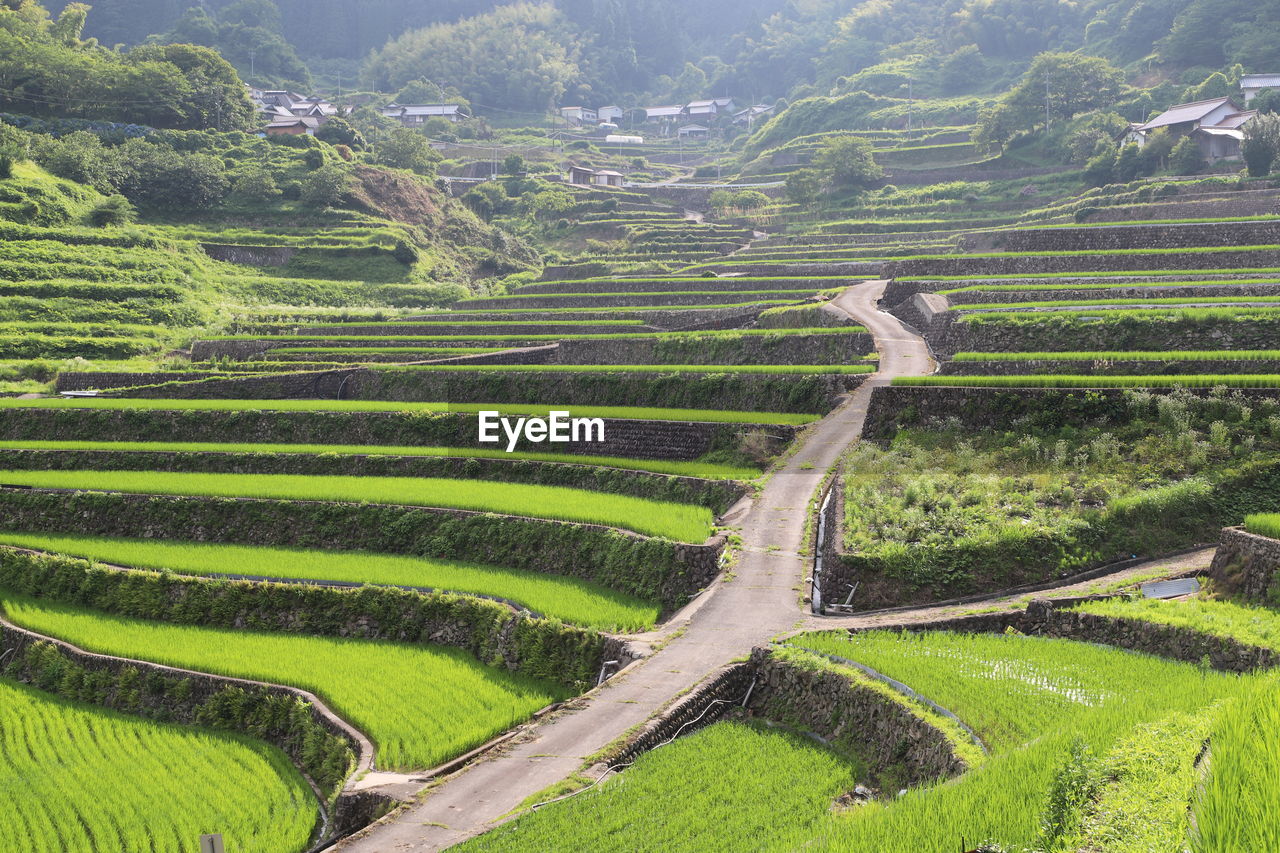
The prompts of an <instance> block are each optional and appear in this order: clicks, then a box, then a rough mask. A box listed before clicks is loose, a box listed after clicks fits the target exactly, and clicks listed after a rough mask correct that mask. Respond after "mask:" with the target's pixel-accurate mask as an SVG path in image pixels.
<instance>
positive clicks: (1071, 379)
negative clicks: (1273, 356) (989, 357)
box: [893, 373, 1280, 388]
mask: <svg viewBox="0 0 1280 853" xmlns="http://www.w3.org/2000/svg"><path fill="white" fill-rule="evenodd" d="M893 384H894V385H898V386H927V387H928V386H933V387H936V386H948V385H950V386H954V387H963V388H1216V387H1218V386H1223V387H1226V388H1276V387H1280V375H1277V374H1266V373H1253V374H1250V373H1246V374H1211V375H1199V374H1186V375H1182V374H1179V375H1175V376H1094V375H1090V376H1072V375H1068V374H1063V375H1049V376H900V377H897V378H895V379H894V380H893Z"/></svg>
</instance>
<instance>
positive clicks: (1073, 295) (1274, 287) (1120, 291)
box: [946, 281, 1280, 308]
mask: <svg viewBox="0 0 1280 853" xmlns="http://www.w3.org/2000/svg"><path fill="white" fill-rule="evenodd" d="M956 283H957V282H952V284H956ZM973 284H980V282H973ZM1000 284H1002V285H1003V284H1005V282H1003V281H1002V282H1000ZM1277 294H1280V284H1227V285H1218V286H1215V287H1190V286H1185V285H1184V286H1182V287H1160V286H1159V283H1158V282H1154V281H1152V282H1149V283H1148V284H1145V285H1141V286H1135V287H1108V288H1095V289H1088V288H1081V289H1079V290H1032V289H1027V290H966V291H963V292H961V293H948V294H947V296H946V298H947V299H949V300H951V302H952V303H953V304H954V305H956V306H957V307H959V308H963V307H964V306H965V305H967V304H968V305H973V304H980V303H997V302H1044V301H1053V302H1068V301H1077V302H1079V301H1085V300H1094V299H1131V300H1133V302H1134V303H1135V304H1137V305H1141V303H1143V302H1146V301H1147V300H1150V299H1166V298H1192V297H1195V298H1199V299H1203V300H1204V301H1206V302H1212V301H1213V300H1214V299H1221V298H1223V297H1227V296H1276V295H1277Z"/></svg>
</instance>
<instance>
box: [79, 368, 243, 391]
mask: <svg viewBox="0 0 1280 853" xmlns="http://www.w3.org/2000/svg"><path fill="white" fill-rule="evenodd" d="M225 376H227V374H225V373H206V372H203V371H195V370H174V371H169V372H153V373H122V372H115V371H112V372H107V371H102V372H100V373H98V372H87V371H85V372H77V371H69V372H64V373H59V374H58V378H57V380H56V381H55V383H54V389H55V390H56V391H57V392H58V393H59V394H61V393H63V392H64V391H88V390H91V389H106V388H129V387H131V386H133V385H158V384H160V383H161V382H194V381H197V380H200V379H212V378H214V377H225Z"/></svg>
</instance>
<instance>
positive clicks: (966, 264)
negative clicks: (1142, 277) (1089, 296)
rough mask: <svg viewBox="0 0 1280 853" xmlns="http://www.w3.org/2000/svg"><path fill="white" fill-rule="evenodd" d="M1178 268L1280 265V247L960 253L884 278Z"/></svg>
mask: <svg viewBox="0 0 1280 853" xmlns="http://www.w3.org/2000/svg"><path fill="white" fill-rule="evenodd" d="M1171 265H1176V268H1177V269H1186V270H1189V269H1230V268H1232V267H1242V268H1258V267H1275V266H1280V249H1274V248H1244V249H1224V250H1221V251H1202V252H1193V251H1183V252H1178V253H1176V254H1174V253H1172V252H1168V251H1165V252H1159V251H1155V252H1144V251H1132V252H1124V253H1111V254H1107V253H1101V252H1098V253H1095V252H1082V253H1080V254H1027V255H992V256H982V255H956V256H945V257H942V256H940V257H932V258H911V259H906V260H900V261H887V262H885V264H884V270H883V273H882V274H883V275H884V276H885V277H887V278H898V277H900V276H954V275H1027V274H1035V273H1063V272H1090V271H1098V272H1100V271H1115V272H1123V271H1129V270H1150V269H1161V268H1165V267H1169V266H1171Z"/></svg>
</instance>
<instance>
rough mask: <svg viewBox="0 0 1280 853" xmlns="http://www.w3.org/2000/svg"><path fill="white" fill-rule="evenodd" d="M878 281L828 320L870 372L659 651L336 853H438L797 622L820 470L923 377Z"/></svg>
mask: <svg viewBox="0 0 1280 853" xmlns="http://www.w3.org/2000/svg"><path fill="white" fill-rule="evenodd" d="M886 284H887V282H885V281H881V280H877V281H866V282H863V283H861V284H858V285H854V286H852V287H850V288H848V289H846V290H845V291H844V292H843V293H842V294H841V295H840V296H838V297H837V298H836V299H835V300H834V301H833V302H832V303H831V305H830V307H829V309H828V310H835V311H839V312H843V313H845V314H847V315H848V316H849V317H852V318H853V319H854V320H856V321H857V322H858V323H860V324H862V325H863V326H865V327H866V328H867V329H868V331H870V332H871V334H872V335H873V337H874V338H875V341H876V346H877V348H878V349H879V351H880V369H879V372H877V373H875V374H873V375H872V376H871V377H869V378H868V379H867V380H866V381H865V382H864V383H863V384H862V385H861V386H859V387H858V388H857V389H856V390H855V391H854V392H853V393H851V394H850V395H849V396H848V398H847V399H846V401H845V402H844V403H843V404H842V405H841V406H840V407H839V408H837V409H836V410H835V411H833V412H832V413H831V414H829V415H827V416H826V417H825V418H823V419H822V420H821V421H818V422H817V423H816V424H815V425H814V426H813V427H811V428H810V429H808V430H806V431H805V433H804V434H803V435H802V436H801V438H800V441H799V443H798V447H797V448H796V451H795V452H794V453H793V454H792V455H791V456H790V457H789V458H787V459H786V460H784V461H783V462H782V463H781V464H780V466H779V467H778V468H777V469H776V470H775V471H774V473H773V475H772V476H771V477H770V478H769V480H768V482H767V483H766V484H765V486H764V488H763V489H762V490H761V492H760V494H759V496H758V497H757V498H756V499H755V500H754V501H752V502H751V503H750V505H749V506H748V507H747V508H746V509H745V510H741V511H740V512H741V515H740V516H738V513H731V516H734V517H732V518H731V521H730V523H731V524H734V525H740V526H741V528H742V540H743V548H742V552H741V554H740V555H739V558H738V562H737V565H736V566H734V568H733V570H732V572H731V573H730V574H728V575H726V576H725V577H724V578H721V579H718V580H716V581H715V582H713V584H712V586H711V588H710V589H709V590H708V591H707V592H705V593H703V594H702V595H701V596H700V597H699V598H698V599H696V600H695V601H694V602H692V603H691V604H690V605H688V606H687V607H686V608H685V609H684V610H682V611H681V612H680V613H677V614H676V615H675V617H673V619H672V620H671V621H669V622H668V623H667V625H666V626H664V630H663V632H662V638H661V639H662V640H664V641H665V643H666V644H665V645H661V643H659V645H660V648H659V650H658V651H656V652H655V653H653V654H652V655H650V656H649V657H647V658H645V659H643V660H641V661H639V662H637V663H636V664H633V665H632V666H631V667H629V668H628V669H627V670H626V671H624V672H623V673H621V674H620V675H619V676H616V677H615V678H613V679H611V680H610V681H609V682H608V683H606V684H605V685H604V686H602V687H600V688H599V689H597V690H594V691H592V692H591V693H590V694H588V695H587V696H585V697H582V698H581V699H580V700H578V701H576V702H574V703H570V704H571V706H573V707H571V708H570V709H569V710H567V711H565V712H561V713H559V714H556V715H553V716H552V717H551V718H549V719H548V720H546V721H544V722H542V723H539V724H537V725H535V726H532V727H531V728H530V730H529V731H528V732H527V733H526V734H525V735H524V736H522V737H521V738H519V739H518V742H517V743H515V744H514V745H513V746H511V747H509V748H507V749H506V750H504V751H502V752H501V753H500V754H495V755H493V756H491V757H490V758H488V759H487V760H482V761H480V762H477V763H475V764H472V765H471V766H469V767H468V768H466V769H464V770H462V771H460V772H458V773H457V774H455V775H453V776H451V777H449V778H447V779H446V780H445V781H443V782H442V783H441V784H439V785H437V786H436V787H435V788H433V789H432V790H431V792H430V794H429V795H428V796H427V797H426V798H425V799H424V800H422V801H421V802H419V803H418V804H416V805H413V806H410V807H408V808H407V809H404V810H402V811H400V812H398V813H396V814H394V815H392V816H391V819H389V820H386V821H383V822H380V823H378V824H375V825H374V826H372V827H370V828H368V829H366V830H365V831H363V832H361V833H359V834H357V835H355V836H352V837H351V838H348V839H346V840H344V841H343V842H341V843H340V844H338V845H337V847H336V848H335V849H337V850H342V851H346V853H386V851H425V850H440V849H443V848H445V847H448V846H450V845H452V844H456V843H458V842H459V841H462V840H464V839H466V838H468V837H470V836H472V835H475V834H477V833H480V832H483V831H484V830H486V829H488V828H490V827H491V826H492V825H493V824H494V823H495V822H497V821H498V820H500V819H501V818H503V817H504V816H506V815H507V814H508V813H509V812H510V811H511V810H512V809H514V808H516V807H517V806H518V805H519V804H520V803H521V802H522V801H524V800H525V799H526V798H527V797H529V796H532V795H533V794H536V793H538V792H539V791H541V790H543V789H544V788H547V787H549V786H551V785H553V784H555V783H557V782H559V781H561V780H563V779H565V778H566V777H568V776H570V775H571V774H573V773H575V772H577V771H578V770H579V769H580V768H581V767H582V765H583V763H584V762H585V761H586V759H587V757H588V756H590V755H592V754H594V753H596V752H598V751H599V750H601V749H602V748H604V747H605V746H606V745H608V744H609V743H610V742H612V741H613V740H615V739H616V738H618V737H619V736H621V735H622V734H624V733H625V732H627V731H628V730H629V729H631V728H632V727H634V726H638V725H639V724H641V723H643V722H645V721H646V720H648V719H649V717H651V716H652V715H653V714H654V713H655V712H657V711H658V710H660V709H661V708H662V707H663V706H664V705H666V704H667V703H668V702H669V701H670V700H671V699H672V698H674V697H676V696H677V695H678V694H680V693H681V692H682V691H684V690H687V689H688V688H690V687H693V686H694V685H695V684H697V683H698V682H699V681H701V680H702V679H703V677H704V676H706V674H707V673H709V672H711V671H712V670H714V669H716V668H718V667H720V666H722V665H724V664H725V663H728V662H729V661H731V660H733V659H734V658H738V657H741V656H743V655H745V654H746V653H748V652H749V651H750V650H751V648H752V647H753V646H756V645H758V644H760V643H762V642H765V641H767V640H769V638H771V637H773V636H774V635H776V634H779V633H781V632H784V631H787V630H789V629H793V628H795V627H798V626H799V625H800V624H801V623H802V620H803V619H804V610H803V608H802V604H801V595H802V590H803V584H802V581H803V579H804V578H805V577H807V576H808V574H809V569H810V565H809V560H808V558H806V557H803V556H801V554H800V551H801V550H802V549H803V548H804V545H805V543H804V541H803V540H804V528H805V516H806V513H807V509H808V504H809V501H810V499H811V498H812V496H813V495H814V493H815V492H816V491H817V489H818V487H819V485H820V484H821V482H822V479H823V477H824V475H825V474H826V471H827V469H829V468H830V467H831V466H832V465H833V464H834V463H835V461H836V460H837V458H838V457H839V456H840V454H841V453H842V452H844V450H845V449H846V448H847V447H848V446H849V445H850V444H851V443H853V442H855V441H857V439H858V437H859V435H860V434H861V432H862V425H863V422H864V421H865V419H866V414H867V406H868V404H869V402H870V400H871V393H872V390H873V389H874V388H876V387H879V386H882V385H887V384H888V383H889V381H890V380H891V379H892V378H893V377H894V376H903V375H919V374H927V373H932V372H933V369H934V364H933V359H932V357H931V356H930V354H929V350H928V346H927V345H926V344H925V342H924V341H923V339H921V338H920V337H918V336H916V335H914V334H912V333H910V332H909V331H908V330H907V329H905V328H904V327H903V325H902V323H901V322H900V321H899V320H897V318H895V317H893V316H891V315H889V314H886V313H884V312H881V311H880V310H879V307H878V301H879V298H880V295H881V294H882V293H883V292H884V288H885V285H886Z"/></svg>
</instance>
